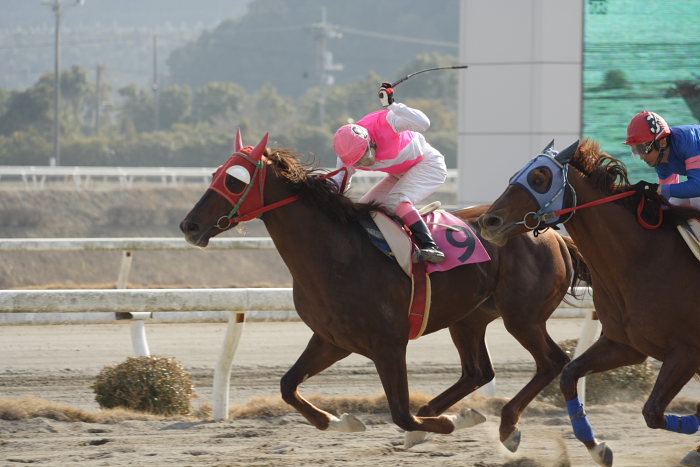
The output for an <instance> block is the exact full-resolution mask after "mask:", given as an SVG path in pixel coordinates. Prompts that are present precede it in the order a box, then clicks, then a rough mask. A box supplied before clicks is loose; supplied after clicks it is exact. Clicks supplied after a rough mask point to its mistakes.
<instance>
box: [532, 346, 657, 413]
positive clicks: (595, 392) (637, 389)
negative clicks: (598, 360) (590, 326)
mask: <svg viewBox="0 0 700 467" xmlns="http://www.w3.org/2000/svg"><path fill="white" fill-rule="evenodd" d="M577 343H578V339H569V340H565V341H562V342H559V347H561V349H562V350H563V351H564V352H566V355H568V356H569V358H572V359H573V355H574V351H575V350H576V344H577ZM656 374H657V369H656V367H655V366H654V364H653V363H652V362H650V361H649V360H647V361H645V362H644V363H640V364H638V365H630V366H625V367H621V368H616V369H614V370H609V371H605V372H603V373H594V374H592V375H587V376H586V402H588V403H593V404H607V403H612V402H628V401H632V400H639V399H642V398H644V397H646V396H648V395H649V393H650V392H651V388H652V387H653V386H654V382H655V381H656ZM537 398H538V399H539V400H544V401H547V402H550V403H551V404H554V405H558V406H563V405H564V396H562V394H561V390H560V389H559V378H555V380H554V381H552V382H551V383H549V385H548V386H547V387H546V388H544V389H543V390H542V392H540V393H539V395H538V396H537Z"/></svg>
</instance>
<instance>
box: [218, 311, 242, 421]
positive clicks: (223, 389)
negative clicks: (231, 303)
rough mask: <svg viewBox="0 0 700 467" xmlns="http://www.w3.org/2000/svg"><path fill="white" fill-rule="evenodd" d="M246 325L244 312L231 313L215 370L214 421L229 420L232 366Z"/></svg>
mask: <svg viewBox="0 0 700 467" xmlns="http://www.w3.org/2000/svg"><path fill="white" fill-rule="evenodd" d="M244 323H245V313H244V312H235V311H230V312H229V318H228V326H227V327H226V336H225V337H224V344H223V345H222V346H221V354H220V355H219V360H218V361H217V363H216V369H215V370H214V388H213V399H214V401H213V402H214V407H213V412H214V413H213V416H214V420H216V421H220V420H228V398H229V388H230V383H231V365H232V364H233V357H234V355H235V354H236V349H237V348H238V343H239V342H240V340H241V334H242V333H243V325H244Z"/></svg>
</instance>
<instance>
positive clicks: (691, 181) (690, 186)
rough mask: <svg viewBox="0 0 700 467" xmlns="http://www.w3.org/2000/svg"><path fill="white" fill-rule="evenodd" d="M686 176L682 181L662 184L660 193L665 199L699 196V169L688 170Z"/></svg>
mask: <svg viewBox="0 0 700 467" xmlns="http://www.w3.org/2000/svg"><path fill="white" fill-rule="evenodd" d="M686 176H687V177H688V179H687V180H686V181H684V182H681V183H665V184H662V185H661V194H662V195H663V196H664V197H665V198H666V199H668V198H670V197H674V198H697V197H700V169H691V170H688V171H687V173H686Z"/></svg>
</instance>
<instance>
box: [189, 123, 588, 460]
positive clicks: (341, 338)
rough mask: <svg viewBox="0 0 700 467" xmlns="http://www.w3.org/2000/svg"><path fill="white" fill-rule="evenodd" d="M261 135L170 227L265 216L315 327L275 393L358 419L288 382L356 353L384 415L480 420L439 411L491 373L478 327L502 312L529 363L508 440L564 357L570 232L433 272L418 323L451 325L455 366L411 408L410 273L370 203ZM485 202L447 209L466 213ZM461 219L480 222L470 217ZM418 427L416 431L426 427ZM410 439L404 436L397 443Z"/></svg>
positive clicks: (510, 442) (509, 407)
mask: <svg viewBox="0 0 700 467" xmlns="http://www.w3.org/2000/svg"><path fill="white" fill-rule="evenodd" d="M267 138H268V137H267V135H265V137H264V138H263V139H262V140H261V141H260V142H259V143H258V145H257V146H256V147H255V148H252V149H251V148H250V147H247V148H243V143H242V140H241V136H240V130H239V133H238V135H237V137H236V145H235V153H234V154H233V155H232V156H231V157H230V158H229V160H228V161H227V162H226V163H225V164H224V165H222V166H221V167H220V168H219V169H218V170H217V171H216V173H215V174H214V180H213V181H212V185H211V186H210V187H209V189H208V190H207V191H206V192H205V193H204V195H203V196H202V198H201V199H200V200H199V201H198V202H197V204H196V205H195V206H194V208H193V209H192V210H191V211H190V212H189V213H188V214H187V216H186V217H185V219H184V220H183V221H182V223H181V224H180V229H181V230H182V232H183V233H184V235H185V238H186V239H187V241H188V242H190V243H192V244H193V245H197V246H200V247H205V246H207V243H208V242H209V239H210V238H211V237H213V236H215V235H218V234H220V233H222V232H224V231H226V230H228V229H230V228H232V227H234V226H236V225H237V224H238V223H239V222H243V221H246V220H250V219H252V218H255V217H260V218H261V219H262V221H263V222H264V224H265V227H266V228H267V231H268V233H269V235H270V237H271V238H272V240H273V241H274V243H275V247H276V248H277V250H278V252H279V254H280V255H281V257H282V259H283V260H284V262H285V264H286V265H287V267H288V268H289V271H290V272H291V275H292V278H293V297H294V305H295V307H296V310H297V312H298V314H299V317H300V318H301V319H302V320H303V321H304V322H305V323H306V324H307V325H308V326H309V327H310V328H311V330H312V331H313V336H312V337H311V339H310V340H309V343H308V344H307V347H306V350H304V352H303V353H302V354H301V356H300V357H299V359H298V360H297V361H296V363H295V364H294V365H293V366H292V367H291V369H290V370H289V371H288V372H287V373H286V374H285V375H284V377H283V378H282V380H281V392H282V398H283V399H284V400H285V401H286V402H287V403H289V404H290V405H292V406H293V407H294V408H295V409H296V410H298V411H299V412H300V413H301V414H302V415H303V416H304V417H305V418H306V419H307V420H308V421H309V422H311V423H312V424H313V425H314V426H315V427H316V428H318V429H321V430H326V429H331V430H338V431H361V430H364V425H363V424H362V423H361V422H360V421H359V420H358V419H356V418H354V417H352V416H351V415H347V414H343V416H342V417H341V418H338V417H336V416H334V415H332V414H330V413H328V412H326V411H323V410H321V409H319V408H317V407H315V406H314V405H312V404H311V403H310V402H309V401H307V400H306V399H304V398H303V397H302V396H301V395H300V394H299V392H298V387H299V385H300V384H301V383H302V382H303V381H305V380H306V379H307V378H310V377H312V376H314V375H315V374H318V373H320V372H321V371H323V370H324V369H326V368H328V367H329V366H331V365H332V364H334V363H335V362H337V361H339V360H341V359H343V358H345V357H347V356H348V355H350V354H351V353H353V352H354V353H357V354H360V355H363V356H365V357H367V358H369V359H370V360H372V362H373V363H374V365H375V366H376V369H377V372H378V374H379V377H380V379H381V382H382V385H383V387H384V391H385V394H386V397H387V400H388V403H389V409H390V412H391V416H392V419H393V421H394V423H396V424H397V425H398V426H399V427H401V428H403V429H404V430H406V431H407V432H411V431H418V432H434V433H443V434H444V433H450V432H452V431H453V430H454V429H455V424H457V425H458V427H460V426H465V425H470V424H475V423H476V422H481V421H483V417H481V416H480V415H478V416H470V415H467V414H464V413H462V417H463V418H467V419H468V420H466V421H465V420H464V419H460V418H459V416H454V415H441V414H443V412H445V411H446V410H447V409H449V408H450V407H451V406H452V405H454V404H455V403H457V402H458V401H460V400H461V399H462V398H464V397H465V396H466V395H468V394H470V393H471V392H473V391H475V390H476V389H478V388H479V387H480V386H483V385H485V384H486V383H488V382H489V381H491V380H492V379H493V377H494V370H493V366H492V364H491V361H490V358H489V354H488V350H487V347H486V344H485V341H484V335H485V332H486V327H487V325H488V324H489V323H490V322H491V321H493V320H494V319H496V318H498V317H499V316H500V317H501V318H502V319H503V322H504V324H505V326H506V328H507V329H508V331H509V332H510V333H511V334H512V335H513V336H514V337H515V338H516V339H517V340H518V341H519V342H520V344H521V345H522V346H523V347H524V348H525V349H527V350H528V351H529V352H530V353H531V354H532V356H533V358H534V359H535V362H536V372H535V374H534V376H533V378H532V379H531V380H530V381H529V382H528V383H527V385H526V386H525V387H524V388H523V389H522V390H521V391H520V392H518V394H517V395H516V396H515V397H514V398H513V399H512V400H511V401H510V402H508V403H507V404H506V405H505V406H504V407H503V409H502V412H501V425H500V435H501V441H502V442H504V444H505V445H506V446H508V447H509V448H510V449H511V450H513V451H514V450H515V449H517V446H518V443H519V439H520V432H519V430H518V429H517V422H518V420H519V419H520V416H521V414H522V412H523V411H524V409H525V407H526V406H527V405H528V404H529V403H530V402H531V401H532V399H533V398H534V397H535V396H536V395H537V393H539V392H540V390H542V389H543V388H544V387H545V386H546V385H547V384H548V383H549V382H550V381H552V380H553V379H554V378H555V377H556V376H557V375H558V374H559V373H560V371H561V369H562V368H563V367H564V365H565V364H566V363H567V362H568V358H567V356H566V354H565V353H564V352H563V351H562V350H561V349H560V348H559V347H558V346H557V344H556V343H555V342H554V341H553V340H552V339H551V337H550V336H549V335H548V333H547V329H546V321H547V318H549V316H550V315H551V314H552V312H553V311H554V310H555V309H556V308H557V306H558V305H559V304H560V302H561V301H562V299H563V298H564V296H565V294H566V293H567V289H568V288H569V286H570V285H573V284H574V283H575V282H576V281H577V279H578V277H579V270H578V269H576V267H577V266H578V267H581V268H585V264H583V263H582V260H581V257H580V256H579V255H578V252H577V250H576V248H575V246H574V245H573V243H571V240H570V239H569V238H568V237H567V238H565V237H562V236H561V235H559V234H558V233H556V232H547V233H546V234H543V235H540V236H537V237H535V236H533V235H532V234H524V235H521V236H518V237H517V238H515V239H514V240H513V241H512V242H510V243H509V244H508V246H506V247H503V248H501V247H496V246H487V251H488V253H489V255H490V257H491V260H490V261H488V262H482V263H477V264H468V265H464V266H460V267H457V268H455V269H452V270H450V271H445V272H436V273H433V274H431V281H432V306H431V311H430V319H429V322H428V323H427V327H426V329H425V334H429V333H433V332H435V331H438V330H440V329H443V328H448V329H449V330H450V335H451V337H452V340H453V341H454V344H455V346H456V347H457V350H458V352H459V356H460V360H461V365H462V374H461V376H460V377H459V379H458V380H457V382H456V383H455V384H454V385H452V386H451V387H450V388H448V389H447V390H445V391H444V392H443V393H442V394H440V395H438V396H437V397H435V398H434V399H432V400H431V401H430V402H428V403H427V404H426V405H424V406H422V407H421V408H420V409H419V410H418V412H417V416H414V415H412V414H411V413H410V409H409V390H408V382H407V370H406V346H407V343H408V340H409V317H408V308H409V302H410V300H411V282H410V279H409V278H408V277H407V276H406V274H404V272H403V271H402V270H401V268H400V267H399V266H398V265H397V264H396V263H395V262H394V261H393V260H392V259H390V258H389V257H387V256H386V255H385V254H383V253H382V252H381V251H379V250H378V249H377V248H376V247H375V246H373V244H372V243H371V241H370V239H369V237H368V235H367V233H366V232H365V230H364V229H363V228H362V227H361V226H360V223H359V222H358V220H360V219H367V218H369V216H370V210H372V209H378V208H379V207H378V206H374V205H365V204H356V203H354V202H352V201H351V200H350V199H349V198H347V197H345V196H344V195H342V194H340V193H339V188H338V186H337V185H336V184H335V183H334V182H333V181H332V180H330V179H328V178H327V176H323V174H322V173H320V172H318V171H315V170H313V169H311V168H307V167H305V166H304V165H302V164H301V163H300V162H299V160H298V155H296V154H293V153H292V152H291V151H289V150H285V149H277V150H271V149H269V148H267V147H266V146H267ZM484 210H485V208H484V207H482V208H472V209H463V210H460V211H455V212H454V214H456V215H457V216H460V217H461V218H463V219H465V220H467V221H468V220H470V219H471V220H475V219H476V217H477V216H478V215H479V214H481V213H482V212H484ZM471 226H472V228H474V229H475V232H478V227H477V226H476V225H475V224H474V223H471ZM234 267H235V266H234ZM580 271H581V273H585V272H586V270H585V269H581V270H580ZM581 277H583V275H582V274H581ZM471 415H474V414H471ZM475 417H476V418H479V417H481V420H475ZM455 422H456V423H455ZM417 435H418V439H416V440H415V442H417V441H418V440H420V439H422V437H421V436H424V433H423V434H422V435H421V434H420V433H417ZM412 444H414V441H410V442H409V439H408V437H407V440H406V445H407V446H410V445H412Z"/></svg>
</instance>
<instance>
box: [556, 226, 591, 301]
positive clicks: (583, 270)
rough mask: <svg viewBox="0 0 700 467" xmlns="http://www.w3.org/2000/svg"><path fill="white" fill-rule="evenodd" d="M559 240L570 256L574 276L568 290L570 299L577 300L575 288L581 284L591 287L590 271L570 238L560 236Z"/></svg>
mask: <svg viewBox="0 0 700 467" xmlns="http://www.w3.org/2000/svg"><path fill="white" fill-rule="evenodd" d="M561 238H562V239H563V240H564V244H565V245H566V249H567V250H569V256H571V263H572V265H573V267H574V276H573V278H572V279H571V286H570V288H569V293H570V294H571V296H572V297H574V298H577V296H576V287H579V286H581V284H585V285H587V286H589V287H590V285H591V271H590V269H588V265H587V264H586V261H585V260H584V259H583V256H582V255H581V252H580V251H579V249H578V247H577V246H576V244H575V243H574V241H573V240H572V239H571V237H568V236H566V235H561Z"/></svg>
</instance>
